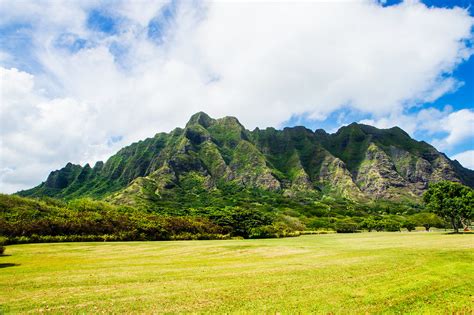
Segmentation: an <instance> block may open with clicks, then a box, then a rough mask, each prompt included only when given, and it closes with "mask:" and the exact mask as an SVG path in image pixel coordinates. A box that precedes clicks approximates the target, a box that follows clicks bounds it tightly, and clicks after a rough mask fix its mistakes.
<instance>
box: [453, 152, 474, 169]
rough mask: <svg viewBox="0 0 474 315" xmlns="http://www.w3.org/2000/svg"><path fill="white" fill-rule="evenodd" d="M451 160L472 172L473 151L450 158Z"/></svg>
mask: <svg viewBox="0 0 474 315" xmlns="http://www.w3.org/2000/svg"><path fill="white" fill-rule="evenodd" d="M451 158H452V159H453V160H458V162H459V163H461V164H462V166H464V167H467V168H470V169H471V170H474V150H467V151H464V152H461V153H458V154H456V155H453V156H452V157H451Z"/></svg>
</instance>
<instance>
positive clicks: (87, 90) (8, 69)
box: [0, 0, 474, 193]
mask: <svg viewBox="0 0 474 315" xmlns="http://www.w3.org/2000/svg"><path fill="white" fill-rule="evenodd" d="M473 54H474V3H472V2H471V1H467V0H459V1H455V0H453V1H441V0H433V1H404V2H401V1H376V0H359V1H358V0H347V1H336V0H335V1H317V0H315V1H299V2H290V1H288V2H284V1H278V2H277V1H273V2H272V1H265V0H261V1H258V2H243V1H218V2H204V1H198V0H172V1H161V0H160V1H155V0H147V1H145V0H115V1H111V0H110V1H99V0H97V1H93V0H81V1H79V0H78V1H68V0H54V1H53V0H50V1H43V0H31V1H29V0H8V1H5V0H0V106H1V107H0V192H4V193H12V192H15V191H18V190H20V189H26V188H31V187H33V186H36V185H37V184H39V183H41V182H42V181H44V180H45V179H46V177H47V175H48V174H49V172H50V171H52V170H55V169H59V168H61V167H63V166H64V165H65V164H66V163H67V162H73V163H77V164H81V165H84V164H85V163H91V164H93V163H95V161H98V160H106V159H107V158H108V157H109V156H110V155H112V154H113V153H115V152H116V151H118V150H119V149H120V148H121V147H123V146H126V145H128V144H130V143H132V142H135V141H138V140H140V139H144V138H147V137H152V136H153V135H155V134H156V133H157V132H163V131H164V132H168V131H170V130H172V129H174V128H175V127H178V126H179V127H184V125H185V124H186V122H187V121H188V119H189V117H190V116H191V115H192V114H194V113H196V112H198V111H205V112H206V113H208V114H209V115H211V116H212V117H216V118H217V117H223V116H235V117H237V118H238V119H239V120H240V121H241V123H242V124H243V125H244V126H246V127H247V128H248V129H253V128H255V127H260V128H265V127H276V128H283V127H285V126H294V125H304V126H306V127H308V128H311V129H318V128H323V129H326V130H327V131H329V132H334V131H336V130H337V129H338V128H340V127H341V126H343V125H347V124H350V123H352V122H354V121H355V122H360V123H365V124H370V125H374V126H377V127H380V128H390V127H393V126H399V127H401V128H403V129H404V130H405V131H407V132H408V133H409V134H410V135H411V136H412V137H414V138H415V139H417V140H424V141H427V142H428V143H431V144H432V145H434V146H435V147H436V148H437V149H438V150H440V151H442V152H445V153H446V154H447V155H448V156H449V157H450V158H451V159H457V160H458V161H459V162H460V163H461V164H462V165H464V166H465V167H468V168H471V169H474V141H473V135H474V57H473Z"/></svg>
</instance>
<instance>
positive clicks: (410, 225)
mask: <svg viewBox="0 0 474 315" xmlns="http://www.w3.org/2000/svg"><path fill="white" fill-rule="evenodd" d="M402 228H405V229H407V230H408V232H411V231H413V230H414V229H415V228H416V224H415V223H414V222H412V221H405V222H404V223H403V225H402Z"/></svg>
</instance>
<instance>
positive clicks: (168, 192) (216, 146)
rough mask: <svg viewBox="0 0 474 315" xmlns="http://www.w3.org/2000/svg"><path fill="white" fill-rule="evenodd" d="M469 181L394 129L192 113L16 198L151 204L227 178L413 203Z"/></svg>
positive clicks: (472, 175)
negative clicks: (247, 124) (269, 123)
mask: <svg viewBox="0 0 474 315" xmlns="http://www.w3.org/2000/svg"><path fill="white" fill-rule="evenodd" d="M439 180H451V181H457V182H462V183H464V184H467V185H470V186H472V185H473V184H474V172H473V171H471V170H468V169H465V168H463V167H462V166H461V165H460V164H459V163H457V162H456V161H455V162H453V161H451V160H449V159H448V158H447V157H446V156H445V155H444V154H442V153H440V152H438V151H437V150H436V149H435V148H433V147H432V146H430V145H429V144H427V143H424V142H418V141H415V140H413V139H411V138H410V137H409V135H408V134H406V133H405V132H404V131H403V130H401V129H400V128H391V129H377V128H374V127H371V126H366V125H360V124H355V123H354V124H351V125H349V126H346V127H342V128H341V129H340V130H338V131H337V132H336V133H334V134H328V133H326V132H324V131H323V130H317V131H315V132H313V131H312V130H309V129H307V128H304V127H294V128H285V129H283V130H276V129H274V128H267V129H264V130H260V129H255V130H253V131H248V130H246V129H245V128H244V127H243V126H242V125H241V124H240V122H239V121H238V120H237V119H236V118H234V117H224V118H220V119H213V118H211V117H209V116H208V115H206V114H205V113H202V112H201V113H197V114H195V115H193V116H192V117H191V119H190V120H189V122H188V123H187V124H186V127H185V128H184V129H182V128H176V129H175V130H173V131H172V132H170V133H160V134H157V135H156V136H155V137H153V138H149V139H146V140H144V141H140V142H137V143H134V144H132V145H130V146H128V147H125V148H123V149H122V150H120V151H119V152H117V154H115V155H114V156H112V157H110V158H109V159H108V160H107V161H106V162H105V163H102V162H98V163H97V164H96V165H95V166H94V167H92V168H91V167H90V166H89V165H86V166H84V167H81V166H79V165H73V164H70V163H69V164H68V165H66V166H65V167H64V168H63V169H61V170H58V171H54V172H52V173H51V174H50V175H49V177H48V178H47V180H46V181H45V182H43V183H42V184H40V185H39V186H37V187H35V188H33V189H30V190H26V191H21V192H19V193H18V194H20V195H23V196H44V195H47V196H53V197H59V198H75V197H80V196H93V197H97V198H107V199H108V200H111V201H114V202H116V203H124V204H134V203H150V202H151V203H152V202H154V201H156V200H163V199H166V198H174V196H175V195H176V194H175V193H176V192H177V191H186V192H190V193H192V194H196V195H198V194H199V193H200V192H202V191H213V190H220V189H222V186H223V185H226V184H232V185H235V186H237V187H242V188H248V189H260V190H267V191H273V192H279V193H282V194H283V195H285V196H288V197H290V198H291V197H292V196H295V195H297V194H308V195H310V196H311V195H315V194H321V193H322V194H330V195H331V194H332V195H337V196H341V197H344V198H348V199H354V200H369V199H394V200H404V199H409V200H414V201H416V200H419V198H420V196H421V194H422V193H423V192H424V191H425V189H426V188H427V185H428V184H429V183H430V182H436V181H439Z"/></svg>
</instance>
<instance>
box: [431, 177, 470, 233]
mask: <svg viewBox="0 0 474 315" xmlns="http://www.w3.org/2000/svg"><path fill="white" fill-rule="evenodd" d="M423 201H424V202H425V204H426V207H427V209H428V210H430V211H431V212H433V213H435V214H437V215H439V216H440V217H442V218H444V219H446V220H449V221H450V222H451V225H452V227H453V229H454V231H455V232H456V233H457V232H458V230H459V225H460V224H462V225H463V226H464V227H466V226H467V225H468V224H469V220H471V219H472V216H473V211H474V210H473V208H474V193H473V190H472V189H471V188H469V187H467V186H464V185H461V184H459V183H455V182H448V181H441V182H438V183H436V184H433V185H430V187H429V189H428V190H427V191H426V192H425V194H424V195H423Z"/></svg>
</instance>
